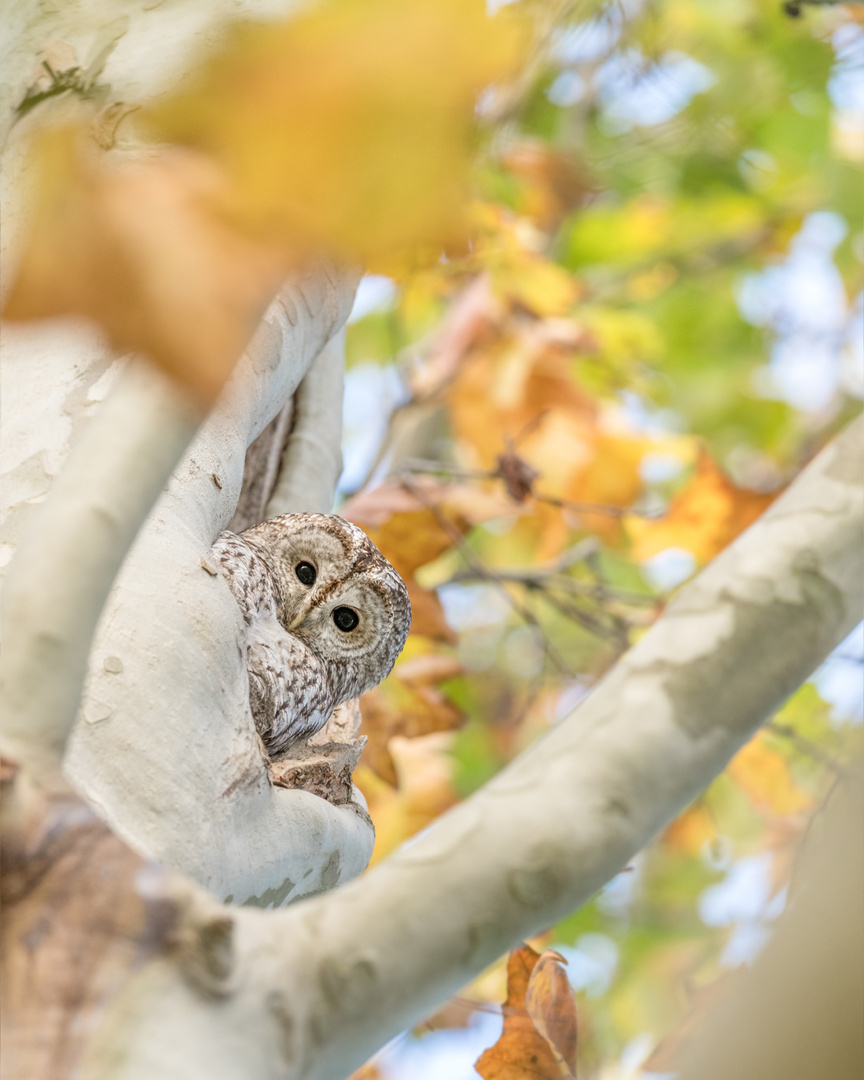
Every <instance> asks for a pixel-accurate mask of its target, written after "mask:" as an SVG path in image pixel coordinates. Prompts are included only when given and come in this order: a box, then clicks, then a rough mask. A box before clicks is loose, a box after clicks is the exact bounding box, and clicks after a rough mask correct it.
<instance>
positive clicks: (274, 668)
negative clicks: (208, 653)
mask: <svg viewBox="0 0 864 1080" xmlns="http://www.w3.org/2000/svg"><path fill="white" fill-rule="evenodd" d="M213 555H214V556H215V558H216V560H217V562H218V565H219V569H220V571H221V573H222V575H223V576H224V577H225V579H226V581H227V582H228V585H229V587H230V589H231V592H232V593H233V594H234V598H235V599H236V601H237V603H238V604H239V606H240V611H241V612H242V614H243V620H244V622H245V624H246V638H247V652H246V666H247V669H248V672H249V703H250V705H251V707H252V715H253V717H254V719H255V724H256V725H257V727H258V731H259V732H260V735H261V738H262V739H263V741H264V745H265V746H266V748H267V750H268V752H269V753H270V754H271V755H273V754H278V753H281V752H282V751H283V750H286V749H287V748H288V747H289V746H291V745H292V744H293V743H296V742H299V741H300V740H302V739H307V738H308V737H309V736H310V735H312V734H314V733H315V732H316V731H318V730H319V728H321V727H323V726H324V724H325V723H326V722H327V720H328V719H329V718H330V715H331V713H332V712H333V710H334V709H335V708H336V706H337V705H340V704H341V703H342V702H343V701H348V700H350V699H351V698H354V697H358V696H359V695H360V694H362V693H363V692H364V691H366V690H369V689H370V688H371V687H373V686H375V685H376V684H377V683H379V682H380V681H381V680H382V679H383V678H385V676H386V675H388V674H389V672H390V669H391V668H392V667H393V664H394V663H395V661H396V657H397V656H398V655H399V653H400V652H401V651H402V646H403V645H404V644H405V638H406V637H407V636H408V628H409V626H410V625H411V604H410V602H409V600H408V591H407V589H406V588H405V585H404V583H403V581H402V579H401V578H400V577H399V575H398V574H397V573H396V571H395V570H394V569H393V567H392V566H391V565H390V563H389V562H387V560H386V559H385V558H384V556H383V555H382V554H381V552H380V551H379V550H378V548H377V547H375V545H374V544H373V543H372V541H371V540H370V539H369V537H368V536H367V535H366V534H365V533H364V532H363V531H362V529H358V528H357V526H356V525H352V524H351V523H350V522H349V521H345V520H344V519H343V518H340V517H336V516H335V515H332V514H284V515H282V516H281V517H276V518H272V519H271V520H270V521H263V522H261V524H260V525H255V526H253V527H252V528H251V529H246V530H245V531H244V532H242V533H239V534H237V533H232V532H223V533H220V534H219V536H218V537H217V538H216V542H215V543H214V545H213Z"/></svg>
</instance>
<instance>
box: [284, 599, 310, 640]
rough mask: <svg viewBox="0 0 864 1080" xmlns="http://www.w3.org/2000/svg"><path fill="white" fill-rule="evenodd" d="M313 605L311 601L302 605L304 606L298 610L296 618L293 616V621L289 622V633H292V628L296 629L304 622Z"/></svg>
mask: <svg viewBox="0 0 864 1080" xmlns="http://www.w3.org/2000/svg"><path fill="white" fill-rule="evenodd" d="M311 607H312V604H311V602H308V603H305V604H304V605H303V606H302V607H301V608H300V610H299V611H298V612H297V614H296V615H295V616H294V618H293V619H292V620H291V622H290V623H289V624H288V632H289V633H290V632H291V631H292V630H296V629H297V627H298V626H299V625H300V624H301V623H302V622H303V621H304V619H305V618H306V616H307V615H308V614H309V609H310V608H311Z"/></svg>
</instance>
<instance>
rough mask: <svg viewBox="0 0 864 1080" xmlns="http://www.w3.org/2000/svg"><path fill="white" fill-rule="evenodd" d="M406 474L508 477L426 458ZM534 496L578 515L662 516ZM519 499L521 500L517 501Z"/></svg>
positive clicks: (410, 464)
mask: <svg viewBox="0 0 864 1080" xmlns="http://www.w3.org/2000/svg"><path fill="white" fill-rule="evenodd" d="M400 472H402V473H424V474H425V473H428V474H429V475H433V476H451V477H456V478H458V479H461V480H501V479H504V477H503V476H502V472H501V469H500V468H497V469H464V468H462V467H461V466H459V465H445V464H444V463H443V462H439V461H427V460H426V459H424V458H406V460H405V461H403V462H402V466H401V469H400ZM530 498H533V499H535V500H536V501H537V502H542V503H546V505H547V506H557V507H558V508H559V509H561V510H571V511H573V512H574V513H578V514H605V515H607V516H608V517H616V518H621V517H624V515H625V514H631V515H633V516H634V517H643V518H649V519H653V518H658V517H660V516H661V515H660V514H659V513H657V512H656V511H654V510H637V509H635V508H634V507H632V506H612V505H610V504H608V503H588V502H574V501H572V500H571V499H561V498H559V497H558V496H557V495H545V494H543V492H540V491H534V490H533V489H532V490H531V492H530ZM514 501H515V502H519V501H520V500H518V499H517V500H514Z"/></svg>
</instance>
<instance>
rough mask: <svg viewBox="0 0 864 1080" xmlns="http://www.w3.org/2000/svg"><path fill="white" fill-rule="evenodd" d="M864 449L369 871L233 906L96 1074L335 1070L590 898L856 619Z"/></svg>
mask: <svg viewBox="0 0 864 1080" xmlns="http://www.w3.org/2000/svg"><path fill="white" fill-rule="evenodd" d="M862 454H864V421H862V419H861V418H859V420H858V421H856V422H855V423H854V424H853V425H852V426H851V427H850V428H848V429H847V430H846V431H845V432H844V433H843V434H842V435H841V436H840V437H839V438H838V439H837V440H836V441H835V442H834V443H832V444H831V445H830V446H829V447H828V448H826V450H825V451H823V453H822V454H820V455H819V457H818V458H817V459H816V460H815V461H814V462H813V463H812V464H811V465H810V466H809V467H808V468H807V469H806V470H805V472H804V473H803V474H802V475H801V476H800V477H799V478H798V480H796V482H795V483H794V484H793V485H792V487H791V488H790V489H789V490H788V491H787V492H786V493H785V494H784V495H783V496H782V497H781V498H780V499H778V500H777V502H776V503H775V504H774V505H773V506H772V507H771V509H770V510H769V511H768V512H767V513H766V514H765V515H764V516H763V517H762V518H761V519H760V521H759V522H757V523H756V524H755V525H754V526H753V527H752V528H751V529H749V530H748V531H747V532H746V533H745V534H743V535H742V536H741V537H739V538H738V540H737V541H736V542H735V543H734V544H733V545H732V546H731V547H730V548H729V549H728V550H727V551H725V552H724V553H723V554H722V555H721V556H720V557H719V558H718V559H717V560H715V562H714V563H712V564H711V566H709V567H708V568H707V569H706V570H705V571H704V572H703V573H702V574H700V575H699V576H698V577H697V578H696V579H695V580H694V581H693V582H692V583H691V584H690V585H689V586H687V587H686V588H684V589H682V591H681V593H680V594H679V596H678V597H677V599H676V600H675V602H674V603H673V604H672V605H671V606H670V607H669V609H668V610H667V612H666V613H665V614H664V616H663V617H662V618H661V619H660V620H659V622H658V623H657V624H656V626H655V627H654V628H653V629H652V630H651V631H650V632H649V633H648V634H646V636H645V637H644V638H643V639H642V641H641V642H640V643H639V644H638V645H637V646H636V647H635V648H634V649H633V650H632V651H631V652H630V653H629V654H628V655H627V656H626V657H625V658H624V659H623V660H622V661H621V662H620V663H619V664H618V665H617V667H616V668H615V669H614V670H613V671H612V672H611V673H610V675H609V676H608V677H607V678H606V679H605V680H604V681H603V682H602V683H601V684H600V686H599V687H598V688H597V689H596V690H595V691H594V693H593V694H592V695H591V696H590V697H589V698H588V699H587V700H586V701H585V702H584V703H583V704H582V705H581V706H580V707H579V708H578V709H576V710H575V712H574V713H573V714H571V715H570V716H569V717H568V718H566V719H565V720H563V721H562V722H561V723H559V724H558V725H556V727H555V728H554V729H553V730H552V731H550V732H549V734H548V735H546V736H545V737H544V738H543V739H541V740H539V741H538V742H537V743H536V744H534V745H533V746H532V747H531V748H530V749H529V750H528V751H527V752H526V753H524V754H523V755H521V756H520V757H519V758H518V759H517V760H516V761H515V762H513V763H512V764H511V765H510V766H508V767H507V768H506V769H505V770H503V771H502V772H501V773H500V774H499V775H498V776H497V777H496V778H495V779H494V780H493V781H492V782H491V783H489V784H487V785H486V787H484V788H483V789H482V790H481V791H479V792H478V793H476V794H475V795H474V796H473V797H472V798H470V799H469V800H467V801H466V802H465V803H463V804H461V805H460V806H458V807H457V808H455V809H454V810H452V811H450V812H449V813H448V814H446V815H444V817H442V818H441V819H440V820H439V821H438V822H436V823H435V824H434V825H433V826H432V827H431V828H429V829H428V830H426V832H424V833H422V834H421V835H420V836H418V837H417V838H415V839H414V840H413V841H411V842H410V843H408V844H406V845H405V846H404V847H403V848H402V849H401V850H400V851H399V852H397V853H396V854H395V855H393V856H391V857H390V858H389V859H387V860H386V861H385V862H384V863H382V864H381V865H380V866H378V867H376V869H375V870H373V871H372V872H371V873H369V874H367V875H366V876H365V877H363V878H362V879H361V880H359V881H355V882H352V883H351V884H349V885H347V886H345V887H344V888H342V889H338V890H336V891H334V892H332V893H329V894H327V895H325V896H322V897H319V898H316V899H314V900H310V901H308V902H305V903H301V904H299V905H297V906H296V907H293V908H289V909H288V910H287V911H284V912H275V913H272V914H268V915H264V914H263V913H255V912H252V911H248V910H238V911H236V912H235V913H234V916H233V930H232V932H231V934H230V935H225V934H223V936H222V938H221V946H222V952H221V953H220V956H221V957H222V959H223V961H224V962H223V964H222V967H221V968H220V972H221V974H220V976H219V978H218V980H216V983H215V984H214V981H213V980H212V979H211V980H210V981H209V982H208V983H207V985H206V988H204V987H203V985H202V986H199V984H198V983H197V982H196V979H195V977H194V975H190V974H189V972H187V973H186V974H185V975H183V974H180V973H179V972H178V970H177V968H175V967H173V966H172V965H171V963H170V962H168V961H166V962H164V963H162V964H156V965H151V966H150V967H148V968H147V970H146V971H144V972H142V974H141V976H140V977H138V978H137V979H135V980H132V982H131V983H130V984H129V985H127V987H126V989H125V991H124V993H122V994H121V995H119V996H118V999H117V1000H116V1002H115V1004H114V1007H113V1009H112V1011H111V1014H110V1016H109V1017H108V1018H107V1022H106V1024H105V1025H104V1026H103V1027H102V1029H101V1033H100V1036H99V1038H98V1039H97V1040H96V1041H95V1042H94V1044H93V1047H92V1057H91V1059H90V1067H89V1070H88V1074H87V1075H88V1076H89V1077H94V1078H98V1080H102V1078H103V1077H105V1078H107V1077H108V1076H110V1077H112V1080H117V1078H118V1077H122V1078H123V1080H139V1078H140V1080H149V1078H150V1077H152V1076H154V1075H158V1076H160V1077H163V1078H174V1077H177V1078H178V1080H179V1078H180V1077H182V1078H183V1080H195V1078H197V1077H201V1078H202V1080H203V1078H204V1077H208V1078H209V1077H212V1076H219V1077H220V1078H222V1080H232V1078H234V1077H237V1078H238V1080H239V1078H240V1077H242V1078H243V1080H258V1078H264V1077H268V1078H269V1077H277V1076H278V1077H304V1078H316V1080H325V1078H326V1080H341V1078H342V1077H344V1076H346V1075H347V1074H348V1073H349V1072H350V1071H351V1070H352V1069H353V1068H355V1067H356V1066H357V1065H358V1064H360V1063H361V1062H362V1061H363V1060H365V1059H366V1058H367V1057H368V1056H369V1055H370V1054H371V1053H373V1052H374V1051H375V1050H377V1049H378V1048H379V1047H381V1046H382V1045H383V1044H384V1043H385V1042H386V1041H387V1040H388V1039H389V1038H390V1037H391V1036H392V1035H394V1034H395V1033H396V1032H398V1031H399V1030H401V1029H402V1028H404V1027H406V1026H408V1025H410V1024H412V1023H414V1022H416V1021H418V1020H419V1019H420V1018H421V1017H422V1016H423V1015H425V1014H427V1013H428V1012H429V1011H430V1010H431V1009H432V1008H433V1007H434V1006H435V1005H436V1004H438V1003H439V1002H441V1001H442V1000H444V999H445V998H446V997H447V996H449V995H450V994H451V993H453V992H454V991H455V990H456V989H458V988H459V987H460V986H462V985H464V984H465V983H466V982H467V981H468V980H469V979H471V978H472V977H473V976H474V975H476V974H477V973H478V972H479V971H481V970H482V969H483V968H484V967H485V966H486V965H487V964H489V963H490V962H491V961H492V960H493V959H495V958H496V957H497V956H499V955H500V954H501V953H502V952H503V951H505V950H506V949H507V948H508V947H510V946H512V945H513V944H514V943H515V942H517V941H519V940H521V939H522V938H524V937H525V936H528V935H531V934H533V933H536V932H537V931H538V930H540V929H542V928H543V927H545V926H548V925H550V924H551V923H553V922H554V921H555V920H556V919H558V918H560V917H561V916H563V915H564V914H565V913H567V912H569V911H571V910H572V909H573V908H575V907H577V906H578V905H579V904H580V903H581V902H583V901H584V900H586V899H587V898H588V897H589V896H590V895H591V894H592V893H593V892H595V891H596V890H597V889H598V888H599V887H600V886H602V885H603V884H604V883H605V882H606V881H608V880H609V879H610V878H611V877H612V876H613V875H614V874H615V873H616V872H618V871H619V870H621V869H622V868H623V867H624V866H625V865H626V863H627V862H628V860H629V859H630V858H632V856H633V855H634V854H635V853H636V852H637V851H639V850H640V849H641V848H642V847H643V846H644V845H645V844H646V843H647V842H648V841H649V840H650V839H651V837H652V836H653V835H655V834H656V832H657V831H658V830H659V829H661V828H662V827H663V826H664V825H665V824H666V823H667V822H668V821H670V820H671V819H672V818H673V817H674V816H675V815H676V814H677V813H678V812H679V811H680V810H681V809H682V807H683V806H685V805H686V804H687V803H688V802H689V801H690V800H691V799H692V798H693V797H694V796H695V795H697V794H698V793H699V792H700V791H701V790H702V789H703V788H704V787H705V785H706V784H707V783H708V781H709V780H710V779H711V778H712V777H713V776H715V775H716V774H717V773H718V772H719V771H720V770H721V769H722V768H723V767H724V766H725V764H726V763H727V762H728V761H729V759H730V758H731V756H732V755H733V754H734V753H735V751H736V750H737V749H738V748H739V747H740V746H741V745H742V744H743V743H744V742H746V741H747V739H748V738H749V737H750V736H751V735H752V734H753V732H754V731H755V730H756V728H757V727H758V726H759V724H761V723H762V722H763V721H764V720H765V719H766V718H767V717H768V716H770V715H771V713H772V712H773V711H774V710H776V709H777V708H778V706H780V705H781V704H782V702H783V701H784V699H785V698H786V697H787V696H788V695H789V694H790V693H791V692H792V691H793V690H794V689H795V687H796V686H797V685H798V684H799V683H801V682H802V681H803V680H804V679H805V678H806V677H807V676H808V675H809V674H810V673H811V672H812V671H813V670H814V668H815V667H816V666H817V665H818V664H819V663H820V662H821V661H822V660H823V659H824V658H825V656H826V655H827V654H828V653H829V652H830V650H831V649H832V648H833V647H834V646H836V645H837V644H838V643H839V642H840V641H842V640H843V638H844V637H845V636H846V635H847V634H848V633H849V632H850V630H851V629H852V628H853V627H854V626H855V624H856V623H857V622H858V621H859V620H860V618H861V609H862V600H864V596H862V592H864V544H862V540H864V497H862V496H864V491H862V486H864V484H862V470H861V461H862ZM222 911H223V912H224V909H222ZM226 937H230V938H231V947H230V949H227V950H226V948H225V940H226ZM226 956H227V957H228V960H227V961H226V960H225V958H226Z"/></svg>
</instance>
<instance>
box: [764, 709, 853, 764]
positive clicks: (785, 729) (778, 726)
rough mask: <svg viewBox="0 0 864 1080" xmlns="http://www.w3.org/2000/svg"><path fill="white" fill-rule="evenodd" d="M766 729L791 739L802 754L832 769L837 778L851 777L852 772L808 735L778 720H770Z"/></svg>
mask: <svg viewBox="0 0 864 1080" xmlns="http://www.w3.org/2000/svg"><path fill="white" fill-rule="evenodd" d="M765 727H766V729H767V730H768V731H772V732H773V733H774V734H775V735H779V736H780V737H781V738H783V739H789V741H790V742H791V743H793V745H794V746H795V747H796V748H797V749H798V750H800V751H801V753H802V754H806V755H807V757H810V758H812V759H813V760H814V761H818V762H819V764H820V765H824V766H825V768H826V769H830V770H831V771H832V772H833V773H836V774H837V776H848V775H849V773H850V770H849V769H848V768H847V767H846V766H845V765H844V764H843V763H842V762H840V761H838V760H837V759H836V758H835V757H833V756H832V755H831V754H829V753H827V752H826V751H825V750H823V749H822V747H821V746H818V745H817V744H816V743H814V742H813V741H812V740H811V739H808V738H807V736H806V735H801V734H800V732H797V731H796V730H795V728H793V727H791V726H790V725H789V724H782V723H780V722H779V721H778V720H769V721H768V723H767V724H766V725H765Z"/></svg>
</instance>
